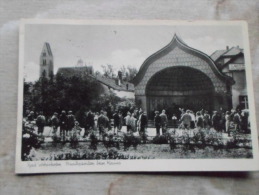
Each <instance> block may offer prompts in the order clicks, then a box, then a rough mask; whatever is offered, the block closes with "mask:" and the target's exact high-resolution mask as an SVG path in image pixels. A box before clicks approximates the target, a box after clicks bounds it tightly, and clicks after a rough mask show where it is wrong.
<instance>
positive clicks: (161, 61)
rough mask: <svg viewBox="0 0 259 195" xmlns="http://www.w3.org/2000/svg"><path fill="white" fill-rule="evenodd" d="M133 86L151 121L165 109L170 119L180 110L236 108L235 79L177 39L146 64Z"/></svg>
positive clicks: (206, 57)
mask: <svg viewBox="0 0 259 195" xmlns="http://www.w3.org/2000/svg"><path fill="white" fill-rule="evenodd" d="M133 83H134V86H135V101H136V104H137V105H138V106H139V107H141V108H142V109H143V110H146V111H147V113H148V115H149V117H152V116H153V113H154V111H155V110H159V111H161V110H162V109H166V110H167V113H168V115H169V116H170V115H172V113H176V114H177V113H178V112H179V108H186V109H187V108H188V109H191V110H193V111H198V110H201V109H205V110H208V111H213V110H219V109H224V110H226V109H231V108H232V91H231V86H232V85H233V84H234V83H235V82H234V80H233V78H232V77H230V76H228V75H226V74H224V73H223V72H221V71H220V70H219V68H218V66H217V65H216V64H215V62H214V61H213V60H212V59H211V57H210V56H208V55H206V54H205V53H203V52H201V51H198V50H196V49H194V48H191V47H189V46H188V45H187V44H186V43H184V42H183V40H181V39H180V38H179V37H178V36H177V35H175V36H174V37H173V39H172V41H171V42H170V43H169V44H168V45H166V46H165V47H164V48H162V49H160V50H159V51H157V52H156V53H154V54H153V55H151V56H150V57H148V58H147V59H146V60H145V61H144V63H143V64H142V66H141V67H140V70H139V72H138V74H137V75H136V77H135V78H134V79H133Z"/></svg>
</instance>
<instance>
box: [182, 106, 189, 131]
mask: <svg viewBox="0 0 259 195" xmlns="http://www.w3.org/2000/svg"><path fill="white" fill-rule="evenodd" d="M191 120H192V117H191V115H190V111H189V110H187V111H186V113H184V114H183V115H182V117H181V119H180V121H181V122H182V123H183V128H184V129H187V130H189V129H190V126H191Z"/></svg>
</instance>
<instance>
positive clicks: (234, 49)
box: [210, 46, 243, 62]
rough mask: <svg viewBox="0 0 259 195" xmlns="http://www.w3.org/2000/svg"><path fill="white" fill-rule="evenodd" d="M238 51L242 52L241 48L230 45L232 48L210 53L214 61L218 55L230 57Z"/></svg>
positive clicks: (238, 52)
mask: <svg viewBox="0 0 259 195" xmlns="http://www.w3.org/2000/svg"><path fill="white" fill-rule="evenodd" d="M240 53H243V49H241V48H239V47H238V46H237V47H232V48H230V49H229V48H226V49H224V50H216V51H215V52H213V53H212V54H211V56H210V57H211V59H212V60H213V61H214V62H215V61H217V60H218V59H219V58H220V57H232V56H236V55H238V54H240Z"/></svg>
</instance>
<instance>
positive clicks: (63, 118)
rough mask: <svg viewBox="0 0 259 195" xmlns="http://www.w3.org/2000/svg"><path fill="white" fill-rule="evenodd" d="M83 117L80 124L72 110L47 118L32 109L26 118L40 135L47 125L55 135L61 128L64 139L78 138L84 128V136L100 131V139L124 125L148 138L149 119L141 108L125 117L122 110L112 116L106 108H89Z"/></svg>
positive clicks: (128, 130) (128, 131) (131, 131)
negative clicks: (98, 109)
mask: <svg viewBox="0 0 259 195" xmlns="http://www.w3.org/2000/svg"><path fill="white" fill-rule="evenodd" d="M82 118H83V119H82V122H81V124H79V122H78V120H77V119H76V117H75V115H74V114H73V112H72V111H68V112H66V111H64V110H63V111H62V112H61V114H60V115H58V113H56V112H55V113H54V114H53V116H51V117H50V120H47V119H46V117H45V116H44V115H43V112H39V114H35V113H34V112H33V111H30V112H29V114H28V115H27V116H26V117H25V119H24V120H25V121H26V122H28V123H32V122H34V123H35V125H36V126H37V134H38V135H43V132H44V128H45V126H48V125H49V126H51V127H52V133H53V134H54V135H57V133H58V128H59V136H60V137H61V138H62V140H66V138H69V139H70V140H73V139H78V137H79V136H80V134H81V131H82V130H83V129H84V133H83V138H86V137H88V136H89V135H90V132H93V131H94V132H98V134H99V139H102V138H103V137H104V136H105V135H106V133H107V131H111V130H113V133H114V134H118V132H120V131H121V129H122V126H124V125H125V126H126V129H127V133H134V132H137V131H138V132H139V134H140V135H141V136H142V138H143V139H144V140H145V138H146V136H145V129H146V127H147V123H148V120H147V116H146V112H143V111H142V110H141V109H135V110H134V111H132V112H130V111H128V112H127V115H126V116H125V117H124V116H123V114H122V112H120V111H115V112H114V113H113V115H112V117H110V118H109V117H108V115H107V112H106V111H104V110H101V111H100V112H95V113H94V112H92V111H91V110H89V111H87V112H85V113H84V115H83V117H82Z"/></svg>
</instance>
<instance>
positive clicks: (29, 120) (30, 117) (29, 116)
mask: <svg viewBox="0 0 259 195" xmlns="http://www.w3.org/2000/svg"><path fill="white" fill-rule="evenodd" d="M34 117H35V116H34V112H33V111H30V113H29V114H28V116H27V121H28V122H32V121H34V119H35V118H34Z"/></svg>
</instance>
